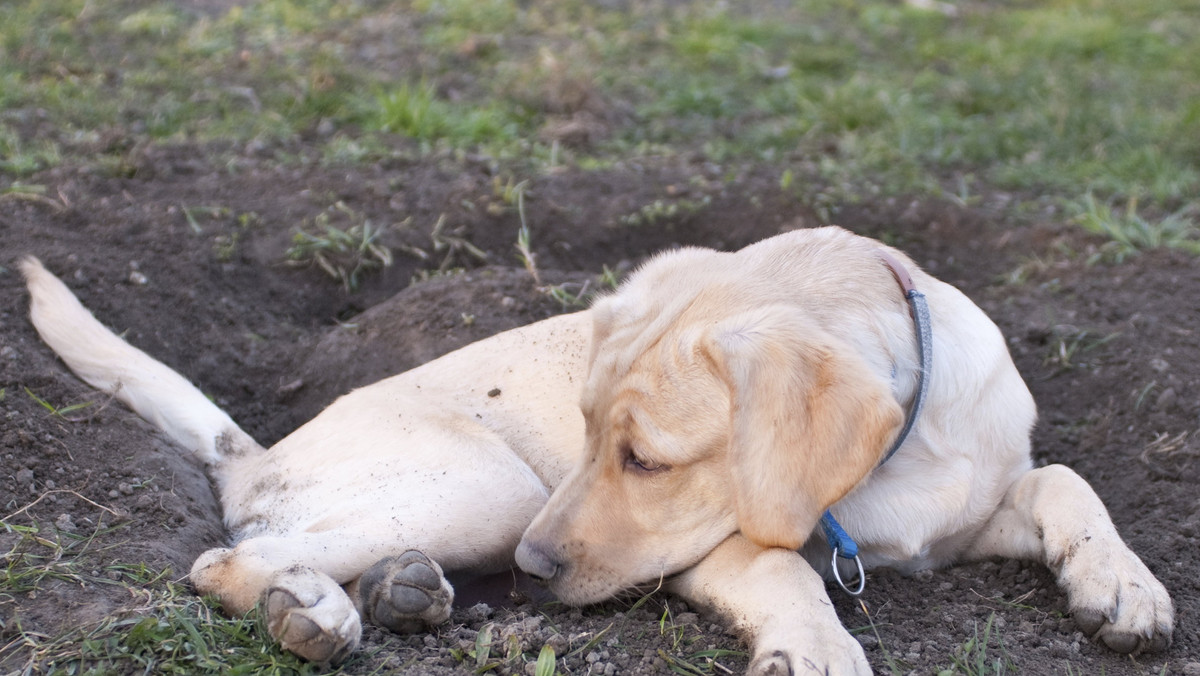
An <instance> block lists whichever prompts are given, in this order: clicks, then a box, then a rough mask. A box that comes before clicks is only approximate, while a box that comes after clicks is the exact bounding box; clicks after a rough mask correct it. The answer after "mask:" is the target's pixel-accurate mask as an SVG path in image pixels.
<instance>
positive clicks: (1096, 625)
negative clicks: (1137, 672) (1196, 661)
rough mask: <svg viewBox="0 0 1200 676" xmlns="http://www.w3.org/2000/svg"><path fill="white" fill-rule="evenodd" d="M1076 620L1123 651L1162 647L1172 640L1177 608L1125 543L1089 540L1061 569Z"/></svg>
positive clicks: (1087, 631)
mask: <svg viewBox="0 0 1200 676" xmlns="http://www.w3.org/2000/svg"><path fill="white" fill-rule="evenodd" d="M1059 582H1060V583H1061V584H1062V586H1063V587H1064V588H1065V589H1066V591H1067V598H1068V602H1069V604H1070V607H1071V615H1072V616H1073V617H1074V619H1075V624H1077V625H1079V628H1080V629H1081V630H1082V631H1083V632H1084V633H1086V634H1088V635H1089V636H1091V637H1092V640H1100V641H1103V642H1104V644H1105V645H1107V646H1108V647H1109V648H1111V649H1113V650H1115V651H1117V652H1121V653H1140V652H1142V651H1147V650H1148V651H1162V650H1166V648H1167V646H1169V645H1170V644H1171V634H1172V632H1173V630H1174V625H1175V608H1174V606H1173V605H1172V603H1171V597H1170V596H1169V595H1168V594H1167V590H1166V588H1165V587H1163V586H1162V583H1161V582H1159V581H1158V579H1157V578H1155V577H1154V574H1153V573H1151V572H1150V570H1149V569H1148V568H1146V564H1144V563H1142V561H1141V559H1139V558H1138V557H1137V555H1136V554H1134V553H1133V552H1132V551H1130V550H1129V548H1128V547H1126V546H1125V544H1124V543H1123V542H1120V541H1119V540H1118V541H1117V542H1116V543H1112V542H1105V541H1100V542H1097V541H1096V540H1088V541H1085V542H1083V543H1081V544H1080V545H1079V546H1078V547H1076V548H1075V550H1074V551H1073V552H1071V553H1070V554H1068V555H1067V557H1066V559H1065V560H1064V562H1063V564H1062V568H1061V571H1060V573H1059Z"/></svg>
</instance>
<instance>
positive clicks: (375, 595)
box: [358, 550, 454, 634]
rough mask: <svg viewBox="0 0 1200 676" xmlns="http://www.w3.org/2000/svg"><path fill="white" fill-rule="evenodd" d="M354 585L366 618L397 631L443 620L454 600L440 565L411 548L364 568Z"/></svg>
mask: <svg viewBox="0 0 1200 676" xmlns="http://www.w3.org/2000/svg"><path fill="white" fill-rule="evenodd" d="M358 589H359V594H360V596H361V601H362V607H363V608H364V609H365V610H366V612H367V613H368V619H370V620H371V621H372V622H374V623H375V624H378V625H380V626H382V627H386V628H388V629H390V630H392V631H394V632H397V633H401V634H409V633H413V632H417V631H421V630H423V629H424V628H425V627H427V626H432V625H436V624H440V623H442V622H445V621H446V620H447V619H449V617H450V605H451V603H452V602H453V601H454V592H453V590H452V589H451V588H450V585H449V584H448V583H447V582H446V580H445V577H444V576H443V575H442V570H441V568H440V567H438V565H437V564H436V563H434V562H433V561H432V560H430V559H429V558H428V557H427V556H425V555H424V554H422V553H420V552H417V551H411V550H410V551H407V552H405V553H404V554H401V555H400V556H395V557H388V558H385V559H382V560H380V561H379V562H378V563H376V564H375V565H373V566H371V567H370V568H368V569H367V571H366V572H365V573H363V575H362V577H361V578H360V580H359V587H358Z"/></svg>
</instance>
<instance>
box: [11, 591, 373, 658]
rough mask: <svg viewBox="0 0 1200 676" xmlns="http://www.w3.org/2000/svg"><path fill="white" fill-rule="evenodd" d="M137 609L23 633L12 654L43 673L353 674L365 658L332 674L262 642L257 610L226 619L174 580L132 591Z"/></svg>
mask: <svg viewBox="0 0 1200 676" xmlns="http://www.w3.org/2000/svg"><path fill="white" fill-rule="evenodd" d="M131 592H133V593H135V594H136V595H137V596H138V597H139V598H138V600H137V606H136V607H134V608H131V609H129V610H127V611H126V612H124V613H121V614H119V615H117V616H115V617H111V618H109V619H106V620H104V621H102V622H100V623H98V624H96V625H93V626H88V627H81V628H79V629H76V630H73V631H70V632H67V633H66V634H63V635H60V636H54V637H50V636H44V635H40V634H35V633H32V632H24V631H21V632H20V633H19V637H18V639H17V640H16V641H14V642H12V643H10V644H9V645H8V646H6V649H7V650H12V651H14V652H17V651H20V652H21V653H23V654H24V655H26V656H27V657H26V658H25V664H24V668H25V669H28V670H30V671H35V672H43V673H63V674H69V673H83V674H107V673H155V674H180V675H184V674H264V675H271V676H293V675H295V676H300V675H308V674H323V673H343V670H345V669H351V670H353V666H354V662H355V661H356V660H357V659H361V656H357V655H356V656H352V657H351V660H350V662H348V663H347V664H346V665H343V666H342V667H341V668H339V669H337V670H335V671H332V672H330V671H329V670H328V669H322V668H321V667H320V666H318V665H315V664H312V663H310V662H305V661H303V660H301V659H300V658H298V657H296V656H295V655H293V654H291V653H286V652H283V651H282V650H280V649H279V647H278V646H277V645H275V644H274V642H273V641H265V640H264V637H265V636H266V635H267V633H266V627H265V626H264V625H263V621H262V620H261V619H260V616H259V614H258V613H257V612H255V613H251V614H250V615H247V616H245V617H240V618H226V617H224V616H222V615H220V614H219V611H217V610H216V605H217V604H216V601H215V600H213V599H200V598H198V597H196V596H195V595H194V594H193V593H192V592H191V590H190V589H187V588H186V587H184V586H182V585H179V584H176V583H174V582H169V581H166V582H161V583H160V584H154V585H151V587H150V588H149V589H136V590H135V589H134V588H132V587H131Z"/></svg>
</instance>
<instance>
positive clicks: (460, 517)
mask: <svg viewBox="0 0 1200 676" xmlns="http://www.w3.org/2000/svg"><path fill="white" fill-rule="evenodd" d="M885 248H886V247H884V246H883V245H881V244H879V243H878V242H874V241H871V240H867V239H865V238H861V237H857V236H854V235H851V234H849V233H847V232H845V231H842V230H840V229H836V228H823V229H817V230H803V231H796V232H792V233H788V234H785V235H780V236H778V237H774V238H771V239H768V240H764V241H763V242H761V243H759V244H756V245H753V246H751V247H747V248H746V249H743V250H742V251H739V252H736V253H718V252H714V251H709V250H702V249H685V250H682V251H676V252H671V253H667V254H663V255H661V256H659V257H657V258H655V259H653V260H651V261H650V262H649V263H647V264H646V265H645V266H644V267H643V268H642V269H641V270H640V271H638V272H637V273H636V274H635V275H634V276H633V277H632V278H631V279H630V280H629V281H628V282H626V283H625V284H623V285H622V286H621V288H620V289H619V290H618V291H617V292H616V293H614V294H613V295H612V296H610V297H608V298H606V299H604V300H602V301H601V302H599V303H598V304H597V305H596V307H595V308H594V309H593V310H592V311H591V312H583V313H577V314H574V315H566V316H562V317H558V318H554V319H550V320H546V321H544V322H540V323H537V324H533V325H531V326H528V327H524V328H521V329H517V330H514V331H510V332H507V333H503V334H500V335H498V336H495V337H493V338H490V339H487V340H484V341H481V342H479V343H476V344H473V345H471V346H468V347H466V348H463V349H461V350H459V351H457V352H454V353H451V354H449V355H447V356H445V357H442V358H440V359H438V360H435V361H433V362H430V363H428V364H426V365H424V366H421V367H419V368H417V369H413V370H412V371H409V372H406V373H404V374H401V375H398V376H394V377H391V378H388V379H385V380H382V381H380V382H378V383H376V384H374V385H371V386H369V387H365V388H363V389H360V390H356V391H354V392H352V393H350V394H348V395H346V396H344V397H342V398H341V399H339V400H337V401H336V402H334V403H333V404H332V405H331V406H329V407H328V408H327V409H326V410H325V411H323V412H322V413H321V414H320V415H318V416H317V417H316V418H314V419H313V420H312V421H310V422H309V423H308V424H306V425H304V426H303V427H301V428H299V429H298V430H296V431H295V432H294V433H292V434H291V435H290V436H288V437H287V438H285V439H283V440H282V441H280V442H279V443H278V444H276V445H275V446H273V447H271V448H270V449H262V448H261V447H260V446H258V445H257V444H256V443H254V442H253V441H252V440H250V438H249V437H248V436H246V435H245V433H244V432H242V431H241V430H240V429H239V428H238V427H237V426H236V425H235V424H234V423H233V422H232V421H231V420H230V419H229V418H228V416H226V415H225V414H224V413H223V412H221V411H220V410H219V409H217V408H216V407H215V406H214V405H213V404H212V403H211V402H209V401H208V399H207V398H205V397H204V396H203V395H202V394H201V393H199V392H198V391H197V390H196V389H195V388H194V387H193V386H191V385H190V384H188V383H187V382H186V381H185V380H184V379H183V378H182V377H181V376H179V375H178V374H176V373H174V372H173V371H170V369H167V368H166V367H165V366H163V365H161V364H159V363H158V362H156V361H154V360H153V359H152V358H150V357H148V356H146V355H145V354H143V353H141V352H140V351H138V350H136V349H135V348H133V347H131V346H129V345H128V344H126V343H125V342H124V341H122V340H120V339H119V338H117V337H116V336H114V335H112V334H111V332H109V331H108V330H107V329H105V328H103V327H102V326H101V325H100V324H99V323H98V322H97V321H96V320H95V319H94V318H93V317H92V316H91V315H90V313H88V312H87V310H86V309H84V308H83V307H82V306H81V305H79V303H78V301H76V300H75V298H74V297H73V296H72V295H71V293H70V291H68V290H67V289H66V287H65V286H63V285H62V284H61V282H59V281H58V280H57V279H55V278H54V277H53V276H52V275H51V274H50V273H48V272H46V271H45V270H44V269H43V268H42V266H41V265H40V264H39V263H37V262H36V261H34V260H32V259H27V260H26V261H25V262H24V263H23V265H22V269H23V271H24V273H25V275H26V278H27V280H28V283H29V288H30V293H31V297H32V317H33V321H34V324H35V326H37V328H38V331H39V332H40V333H41V335H42V336H43V338H44V339H45V340H46V342H47V344H49V345H50V346H51V348H52V349H54V351H55V352H57V353H58V354H59V355H60V356H61V357H62V358H63V360H64V361H65V362H66V363H67V364H68V365H69V366H70V367H71V368H72V369H73V370H74V371H75V372H76V373H78V374H79V375H80V376H81V377H82V378H83V379H85V380H86V381H87V382H89V383H91V384H92V385H94V386H96V387H98V388H100V389H104V390H107V391H115V392H116V394H117V396H118V398H120V399H122V400H123V401H125V402H126V403H128V404H129V405H130V406H131V407H132V408H134V410H136V411H137V412H138V413H139V414H141V415H142V416H144V417H146V418H147V419H148V420H150V421H152V422H154V423H156V424H157V425H158V426H159V427H160V428H162V429H163V430H164V431H165V432H167V434H169V435H170V436H171V437H172V438H173V439H175V440H176V441H177V442H178V443H179V444H180V445H182V446H183V447H185V448H187V449H189V450H191V451H193V452H195V453H196V454H197V456H198V457H199V458H200V459H201V460H203V461H204V462H206V463H208V465H209V466H210V469H211V472H212V474H213V476H214V478H215V480H216V483H217V486H218V488H219V490H220V492H221V500H222V504H223V506H224V508H225V514H226V522H227V526H228V527H229V530H230V533H231V536H232V538H233V542H232V543H231V545H232V546H231V547H229V548H221V549H215V550H211V551H209V552H207V553H205V554H204V555H202V556H201V557H200V558H199V559H198V560H197V562H196V564H195V566H193V569H192V581H193V583H194V584H195V585H196V587H197V589H198V590H199V591H200V592H202V593H213V594H216V595H217V596H219V597H220V598H221V600H222V603H223V604H224V606H225V607H226V608H227V609H228V610H229V611H230V612H243V611H245V610H247V609H249V608H251V607H253V606H254V604H256V603H259V602H264V603H265V608H266V611H267V614H268V627H269V630H270V631H271V634H272V635H273V636H274V637H275V638H276V640H279V641H280V642H281V643H282V644H283V645H284V647H285V648H288V649H290V650H293V651H295V652H297V653H299V654H301V655H303V656H305V657H308V658H309V659H314V660H318V661H336V660H337V659H340V658H341V657H343V656H344V655H345V654H346V652H347V651H349V650H351V649H353V648H354V646H355V645H356V644H357V641H358V638H359V635H360V633H361V622H362V621H363V620H366V621H372V622H377V623H379V624H382V625H383V626H387V627H389V628H392V629H395V630H400V631H411V630H413V629H416V628H419V627H421V626H425V625H429V624H436V623H437V622H440V621H444V620H445V618H446V617H447V615H448V613H449V604H450V601H451V599H452V595H453V592H452V590H451V588H450V586H449V584H448V583H446V582H445V579H444V573H445V572H451V571H470V572H479V573H482V572H489V571H494V570H500V569H503V568H505V567H507V566H510V565H512V563H513V561H514V552H515V560H516V562H517V563H519V564H520V565H521V566H522V567H523V568H525V569H526V570H527V571H529V572H530V573H532V574H534V575H537V576H539V577H542V578H545V579H546V580H547V581H548V583H549V585H550V586H551V588H552V589H553V590H554V591H555V592H556V593H557V594H558V595H559V596H560V597H561V598H563V599H564V600H565V601H567V602H570V603H588V602H593V601H598V600H601V599H604V598H607V597H609V596H611V595H612V594H614V593H616V592H618V591H620V590H622V589H626V588H629V587H632V586H635V585H639V584H644V583H647V582H653V581H655V580H659V579H666V580H667V582H668V585H669V587H670V588H671V589H672V590H674V591H675V592H677V593H679V594H681V595H683V596H684V597H686V598H688V599H689V600H691V601H692V602H694V603H696V604H698V605H701V606H706V607H709V608H711V609H713V610H714V611H715V612H717V613H718V614H720V615H721V616H723V617H724V618H725V619H726V621H728V622H729V623H730V624H731V625H732V626H733V627H735V628H736V629H738V630H739V631H740V632H742V633H743V634H744V635H745V636H746V638H747V640H748V641H750V642H751V644H752V645H753V646H754V661H753V663H752V665H751V672H754V673H788V671H803V670H807V669H809V668H812V669H815V670H816V671H819V672H828V673H833V674H840V673H867V672H869V671H870V670H869V667H868V665H867V663H866V660H865V658H864V656H863V653H862V650H861V648H860V647H859V644H858V642H857V641H855V640H854V639H853V638H852V637H851V636H850V635H849V634H848V633H847V632H846V631H845V630H844V629H843V628H842V627H841V625H840V624H839V623H838V619H837V616H836V614H835V613H834V612H833V608H832V604H831V603H830V601H829V598H828V596H827V595H826V592H825V586H824V582H823V580H822V576H824V575H827V574H828V573H829V572H830V571H829V570H828V568H829V554H828V549H827V547H826V546H825V544H824V542H823V540H822V538H821V536H820V535H819V534H817V535H814V533H813V526H814V524H815V523H816V521H817V518H818V517H819V515H820V513H821V511H822V510H824V509H825V508H826V507H830V508H832V511H833V512H834V514H835V515H836V516H837V517H838V519H839V520H840V521H841V523H842V525H843V526H844V527H845V528H846V530H847V531H849V532H850V533H851V534H852V535H853V536H854V537H855V539H856V540H857V541H858V543H859V545H860V547H861V549H862V556H863V559H864V562H865V563H866V564H867V565H868V567H876V566H890V567H894V568H899V569H901V570H904V571H914V570H918V569H921V568H929V567H937V566H943V565H946V564H949V563H952V562H954V561H958V560H966V559H972V558H979V557H990V556H1010V557H1021V558H1032V559H1036V560H1041V561H1043V562H1045V563H1046V564H1047V565H1049V566H1050V567H1051V568H1052V569H1053V570H1054V571H1055V572H1056V574H1057V575H1058V577H1059V581H1060V583H1061V584H1062V586H1063V587H1064V588H1065V589H1066V591H1067V593H1068V597H1069V603H1070V605H1071V608H1072V610H1073V612H1074V613H1075V615H1076V619H1077V622H1078V623H1079V624H1080V626H1081V627H1083V628H1084V629H1085V630H1087V631H1088V632H1089V633H1091V634H1093V635H1094V636H1095V637H1096V638H1098V639H1100V640H1103V641H1104V642H1106V643H1108V644H1109V645H1110V646H1112V647H1113V648H1115V649H1118V650H1122V651H1127V652H1128V651H1137V650H1142V649H1147V648H1149V649H1159V648H1162V647H1165V645H1166V644H1167V643H1169V641H1170V636H1171V631H1172V623H1173V609H1172V606H1171V601H1170V598H1169V597H1168V595H1167V593H1166V591H1165V589H1164V588H1163V587H1162V585H1161V584H1159V582H1158V581H1157V580H1156V579H1155V578H1154V577H1153V575H1151V574H1150V572H1149V571H1148V570H1147V569H1146V567H1145V566H1144V565H1143V564H1142V562H1141V561H1140V560H1139V559H1138V558H1137V557H1136V555H1134V554H1133V553H1132V552H1131V551H1130V550H1129V549H1128V548H1127V547H1126V546H1125V545H1124V543H1123V542H1122V541H1121V539H1120V537H1119V536H1118V534H1117V533H1116V531H1115V529H1114V528H1113V527H1112V523H1111V521H1110V519H1109V517H1108V515H1107V513H1106V512H1105V510H1104V507H1103V505H1102V504H1101V502H1100V500H1099V499H1098V498H1097V497H1096V495H1095V493H1094V492H1093V491H1092V490H1091V488H1090V487H1088V486H1087V484H1086V483H1085V482H1084V481H1083V480H1082V479H1080V478H1079V477H1078V476H1077V475H1076V474H1074V473H1073V472H1071V470H1069V469H1067V468H1065V467H1061V466H1050V467H1045V468H1040V469H1036V470H1035V469H1031V464H1030V458H1029V432H1030V429H1031V427H1032V425H1033V422H1034V417H1035V412H1034V405H1033V401H1032V399H1031V397H1030V395H1029V393H1028V390H1027V389H1026V388H1025V386H1024V383H1023V382H1022V381H1021V379H1020V377H1019V375H1018V374H1017V371H1016V369H1015V368H1014V366H1013V364H1012V362H1011V360H1010V358H1009V356H1008V353H1007V350H1006V348H1005V345H1004V341H1003V339H1002V337H1001V335H1000V332H999V331H998V330H997V329H996V327H995V326H994V325H993V324H992V323H991V322H990V321H989V320H988V319H987V318H986V317H985V316H984V314H983V313H982V312H981V311H980V310H979V309H978V308H977V307H976V306H975V305H974V304H973V303H971V302H970V300H968V299H967V298H966V297H965V296H963V295H962V294H961V293H959V292H958V291H957V290H955V289H954V288H952V287H950V286H948V285H946V284H943V283H941V282H939V281H937V280H935V279H933V278H932V277H930V276H928V275H926V274H924V273H923V272H921V271H920V270H919V269H918V268H917V267H916V266H915V265H913V264H912V262H911V261H910V260H908V259H907V258H904V257H903V255H902V254H900V253H899V252H897V251H895V250H892V249H887V250H888V251H890V252H891V253H892V255H893V256H896V257H897V258H899V259H901V260H902V261H904V264H905V265H906V266H907V267H908V269H909V270H910V271H911V272H912V273H913V276H914V279H915V281H916V285H917V288H919V289H920V290H921V291H923V292H924V293H925V294H926V295H927V296H928V299H929V305H930V308H931V310H932V314H933V317H932V323H933V335H934V347H933V349H934V355H935V357H934V359H935V362H934V368H933V373H932V380H931V386H930V394H929V398H928V401H927V403H926V407H925V411H924V413H923V414H922V416H921V418H920V420H919V421H918V423H917V425H916V428H915V430H914V432H913V434H912V436H911V437H910V438H909V439H908V441H906V443H905V444H904V445H903V447H902V448H901V449H900V451H899V452H898V453H897V455H896V456H895V457H894V458H892V459H891V460H890V461H889V462H887V463H886V464H885V465H883V466H882V467H876V465H877V463H878V462H879V460H880V458H881V456H882V454H883V452H884V451H885V450H886V448H887V447H888V446H889V445H890V444H891V442H892V439H893V438H894V437H895V435H896V433H897V431H898V429H899V427H900V425H901V423H902V420H903V415H904V410H905V409H906V407H907V406H908V405H909V404H910V402H911V400H912V397H913V394H914V391H915V388H916V385H917V380H916V371H917V354H916V351H915V338H914V327H913V321H912V318H911V316H910V315H909V312H908V307H907V305H906V303H905V301H904V298H903V296H902V294H901V292H900V289H899V287H898V286H897V283H896V281H895V280H894V279H893V277H892V275H891V273H890V272H889V270H888V268H886V267H885V266H884V265H883V264H882V262H881V261H880V260H879V256H878V253H877V252H878V251H880V250H881V249H885ZM497 390H498V391H499V394H496V391H497ZM551 493H553V495H552V496H551ZM535 517H536V518H535ZM481 519H482V520H483V523H482V524H481ZM522 534H524V535H522ZM797 549H799V550H800V551H799V552H797V551H796V550H797ZM409 550H417V552H410V551H409ZM406 552H408V553H406Z"/></svg>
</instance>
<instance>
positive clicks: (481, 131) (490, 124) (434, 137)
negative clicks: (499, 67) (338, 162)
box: [368, 83, 519, 148]
mask: <svg viewBox="0 0 1200 676" xmlns="http://www.w3.org/2000/svg"><path fill="white" fill-rule="evenodd" d="M376 102H377V104H378V107H377V110H376V112H375V114H374V116H373V117H372V118H370V119H369V120H368V125H369V126H372V127H374V128H377V129H379V130H381V131H385V132H391V133H395V134H402V135H404V136H408V137H411V138H414V139H416V140H418V141H425V142H435V141H443V140H444V141H445V142H447V143H448V144H449V145H450V146H451V147H456V148H458V147H465V146H474V145H481V144H483V145H489V146H496V147H502V146H505V145H507V144H511V143H512V142H514V141H515V140H516V139H517V138H518V128H519V122H518V120H517V118H516V116H514V115H513V114H512V113H511V112H509V111H508V110H505V109H504V107H503V106H501V105H500V104H498V103H485V104H482V105H478V104H471V103H451V102H449V101H446V100H443V99H441V98H439V97H438V96H437V93H436V92H435V90H434V87H433V85H430V84H427V83H421V84H418V85H410V84H403V85H401V86H400V87H398V88H396V89H392V90H390V91H387V92H385V93H382V94H380V95H379V96H378V97H377V98H376Z"/></svg>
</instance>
